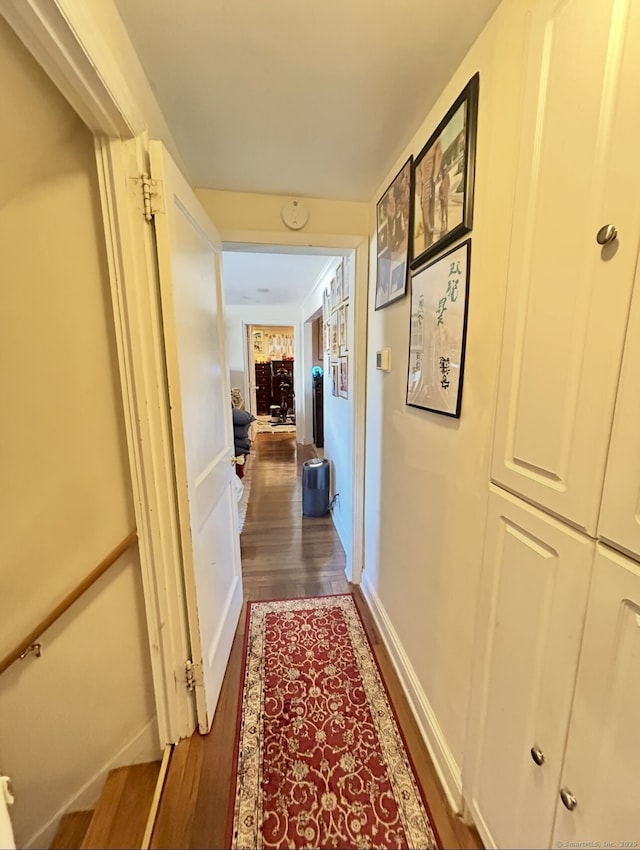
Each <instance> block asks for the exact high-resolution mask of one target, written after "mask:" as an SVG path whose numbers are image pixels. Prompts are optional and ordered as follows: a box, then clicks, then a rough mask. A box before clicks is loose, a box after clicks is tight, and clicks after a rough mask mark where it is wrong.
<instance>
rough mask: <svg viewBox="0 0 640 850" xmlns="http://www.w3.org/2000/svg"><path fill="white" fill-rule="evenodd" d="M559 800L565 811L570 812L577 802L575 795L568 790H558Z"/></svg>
mask: <svg viewBox="0 0 640 850" xmlns="http://www.w3.org/2000/svg"><path fill="white" fill-rule="evenodd" d="M560 799H561V800H562V803H563V805H564V807H565V808H566V809H569V811H570V812H572V811H573V810H574V809H575V807H576V806H577V805H578V801H577V799H576V797H575V794H574V793H573V792H572V791H570V790H569V789H568V788H561V789H560Z"/></svg>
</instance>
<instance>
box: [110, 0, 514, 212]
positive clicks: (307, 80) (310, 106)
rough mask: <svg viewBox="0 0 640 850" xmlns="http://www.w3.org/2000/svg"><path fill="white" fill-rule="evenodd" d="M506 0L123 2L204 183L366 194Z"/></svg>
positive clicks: (341, 196)
mask: <svg viewBox="0 0 640 850" xmlns="http://www.w3.org/2000/svg"><path fill="white" fill-rule="evenodd" d="M498 2H499V0H446V2H442V0H384V2H383V0H315V2H312V0H183V2H177V0H115V3H116V6H117V8H118V9H119V11H120V15H121V16H122V19H123V20H124V23H125V26H126V27H127V29H128V32H129V35H130V37H131V40H132V41H133V44H134V46H135V48H136V50H137V52H138V55H139V57H140V60H141V62H142V64H143V66H144V68H145V70H146V73H147V76H148V78H149V81H150V83H151V85H152V87H153V89H154V91H155V93H156V97H157V99H158V102H159V103H160V106H161V107H162V110H163V112H164V115H165V118H166V120H167V123H168V124H169V127H170V129H171V131H172V133H173V136H174V139H175V141H176V143H177V145H178V147H179V149H180V153H181V155H182V157H183V160H184V162H185V165H186V167H187V169H188V170H189V176H190V178H191V180H192V181H193V182H194V183H195V185H196V186H198V187H203V188H215V189H230V190H236V191H251V192H268V193H275V194H284V195H294V196H308V197H320V198H333V199H337V200H356V201H370V200H371V199H372V197H373V194H374V192H375V191H376V188H377V187H378V185H379V184H380V183H381V181H382V180H383V179H384V176H385V174H386V173H387V171H388V170H389V168H391V166H392V164H393V162H394V160H395V159H396V158H397V157H398V156H399V154H400V152H401V151H402V148H403V147H404V146H405V145H406V144H407V142H408V140H409V138H410V137H411V135H412V134H413V133H414V132H415V131H416V129H417V128H418V126H419V124H420V123H421V121H422V120H423V119H424V116H425V115H426V114H427V112H428V110H429V109H430V108H431V106H432V105H433V103H434V102H435V99H436V97H437V95H438V94H439V93H440V92H441V91H442V88H443V86H444V85H445V83H446V82H447V80H448V79H449V78H450V77H451V75H452V73H453V71H454V70H455V68H456V67H457V65H458V63H459V62H460V60H461V59H462V57H463V56H464V54H465V53H466V51H467V49H468V48H469V46H470V45H471V44H472V43H473V41H474V39H475V38H476V36H477V35H478V33H479V32H480V30H481V29H482V27H483V26H484V24H485V22H486V21H487V20H488V18H489V17H490V15H491V13H492V12H493V10H494V9H495V7H496V6H497V5H498ZM425 141H426V139H425Z"/></svg>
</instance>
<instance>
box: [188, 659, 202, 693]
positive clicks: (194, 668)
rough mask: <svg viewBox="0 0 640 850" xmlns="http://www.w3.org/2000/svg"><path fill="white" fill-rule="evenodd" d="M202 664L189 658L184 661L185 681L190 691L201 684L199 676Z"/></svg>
mask: <svg viewBox="0 0 640 850" xmlns="http://www.w3.org/2000/svg"><path fill="white" fill-rule="evenodd" d="M201 666H202V665H201V664H194V663H193V661H192V660H191V659H190V658H189V659H188V660H187V661H185V663H184V676H185V683H186V686H187V690H188V691H195V689H196V685H197V684H199V682H198V678H199V675H200V672H201V669H200V668H201Z"/></svg>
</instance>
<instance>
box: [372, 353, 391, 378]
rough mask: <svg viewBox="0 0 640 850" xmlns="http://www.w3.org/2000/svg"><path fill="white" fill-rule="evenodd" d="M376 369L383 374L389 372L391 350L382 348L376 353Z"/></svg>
mask: <svg viewBox="0 0 640 850" xmlns="http://www.w3.org/2000/svg"><path fill="white" fill-rule="evenodd" d="M376 369H381V370H382V371H383V372H390V371H391V349H390V348H382V349H381V350H380V351H376Z"/></svg>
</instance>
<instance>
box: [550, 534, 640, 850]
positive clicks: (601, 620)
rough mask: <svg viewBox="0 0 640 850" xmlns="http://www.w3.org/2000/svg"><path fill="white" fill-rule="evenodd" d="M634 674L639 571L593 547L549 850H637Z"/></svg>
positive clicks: (639, 631) (638, 706) (637, 686)
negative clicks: (569, 849)
mask: <svg viewBox="0 0 640 850" xmlns="http://www.w3.org/2000/svg"><path fill="white" fill-rule="evenodd" d="M639 671H640V564H638V563H637V562H636V561H632V560H630V559H629V558H626V557H624V556H623V555H620V554H618V553H617V552H614V551H612V550H611V549H608V548H607V547H606V546H598V547H597V553H596V559H595V565H594V571H593V586H592V589H591V594H590V596H589V608H588V611H587V618H586V624H585V631H584V640H583V645H582V652H581V654H580V666H579V669H578V681H577V685H576V694H575V700H574V704H573V712H572V715H571V727H570V733H569V740H568V744H567V753H566V757H565V764H564V768H563V771H562V789H563V791H564V796H565V798H566V800H567V802H568V803H569V804H570V805H571V804H572V801H571V799H570V798H569V797H568V796H567V795H569V794H571V795H572V796H573V797H574V798H575V803H576V805H575V808H574V809H573V810H569V809H567V808H566V806H565V804H564V803H562V801H561V800H560V799H559V800H558V804H557V818H556V825H555V831H554V835H553V845H552V846H554V847H569V846H574V847H579V846H582V847H587V846H591V847H597V846H599V847H612V848H613V847H626V848H629V849H630V850H631V848H635V847H638V846H640V772H639V769H638V765H639V764H640V722H639V721H640V675H639ZM567 842H578V843H574V844H570V843H567ZM580 842H584V843H580ZM587 842H591V843H590V844H589V843H587ZM597 842H600V843H599V844H598V843H597Z"/></svg>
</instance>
